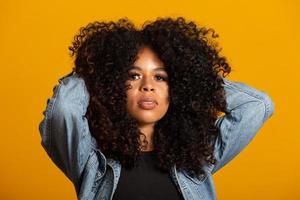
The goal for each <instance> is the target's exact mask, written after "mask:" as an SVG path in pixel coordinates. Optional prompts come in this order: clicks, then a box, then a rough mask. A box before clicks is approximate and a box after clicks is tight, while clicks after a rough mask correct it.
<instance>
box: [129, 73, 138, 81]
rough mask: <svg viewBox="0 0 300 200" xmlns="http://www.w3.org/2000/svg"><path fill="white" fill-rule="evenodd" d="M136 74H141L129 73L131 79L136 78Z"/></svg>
mask: <svg viewBox="0 0 300 200" xmlns="http://www.w3.org/2000/svg"><path fill="white" fill-rule="evenodd" d="M135 76H139V74H137V73H131V74H129V78H130V79H134V80H135V78H134V77H135Z"/></svg>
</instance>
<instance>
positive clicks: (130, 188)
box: [113, 151, 183, 200]
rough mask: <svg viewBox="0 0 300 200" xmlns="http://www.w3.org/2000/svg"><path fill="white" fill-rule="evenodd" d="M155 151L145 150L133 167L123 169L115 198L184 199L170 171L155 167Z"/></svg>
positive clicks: (136, 199)
mask: <svg viewBox="0 0 300 200" xmlns="http://www.w3.org/2000/svg"><path fill="white" fill-rule="evenodd" d="M156 162H157V161H156V154H155V151H143V152H142V155H141V156H140V158H139V159H138V161H137V163H136V165H135V167H134V168H133V169H126V168H124V167H123V168H122V169H121V175H120V179H119V182H118V185H117V189H116V191H115V193H114V195H113V200H128V199H134V200H152V199H153V200H168V199H172V200H182V199H183V198H182V197H181V194H180V193H179V191H178V190H177V187H176V186H175V184H174V183H173V182H172V179H171V177H170V174H169V173H168V172H162V171H160V170H159V169H157V168H156V167H155V163H156Z"/></svg>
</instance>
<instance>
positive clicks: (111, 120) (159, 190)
mask: <svg viewBox="0 0 300 200" xmlns="http://www.w3.org/2000/svg"><path fill="white" fill-rule="evenodd" d="M215 37H217V35H215V33H214V30H212V29H206V28H204V27H201V28H199V27H197V25H196V24H195V23H194V22H187V21H186V20H185V19H184V18H182V17H178V18H176V19H172V18H158V19H157V20H156V21H154V22H146V23H145V24H144V25H143V26H142V29H141V30H137V29H136V28H135V26H134V24H133V23H131V22H130V21H129V20H128V19H126V18H123V19H120V20H119V21H117V22H107V23H105V22H94V23H90V24H88V25H87V26H86V27H82V28H81V30H80V33H79V34H78V35H77V36H76V37H75V38H74V42H73V44H72V46H71V47H70V50H71V52H72V56H74V55H76V57H75V67H74V68H73V71H72V72H71V73H70V74H67V75H66V76H64V77H62V78H60V79H59V84H58V85H55V87H54V93H53V96H52V97H51V98H50V99H48V102H47V107H46V110H45V112H44V115H45V117H44V119H43V120H42V121H41V123H40V125H39V130H40V133H41V137H42V142H41V144H42V145H43V147H44V149H45V150H46V152H47V153H48V155H49V157H50V158H51V159H52V160H53V162H54V163H55V164H56V165H57V166H58V167H59V168H60V169H61V170H62V171H63V172H64V174H65V175H66V176H67V177H68V178H69V179H70V180H71V181H72V182H73V184H74V186H75V189H76V193H77V197H78V199H91V200H92V199H114V200H120V199H189V200H190V199H216V194H215V189H214V184H213V179H212V175H213V174H214V173H215V172H216V171H218V170H219V169H220V168H222V167H223V166H224V165H226V164H227V163H228V162H229V161H230V160H232V159H233V158H234V157H235V156H236V155H237V154H238V153H239V152H241V150H242V149H243V148H244V147H245V146H246V145H247V144H248V143H249V142H250V141H251V140H252V138H253V137H254V136H255V134H256V133H257V132H258V130H259V129H260V127H261V126H262V125H263V123H264V122H265V121H266V120H267V119H268V118H269V117H270V116H271V115H272V114H273V112H274V103H273V102H272V100H271V98H270V97H269V96H268V95H267V94H266V93H264V92H262V91H259V90H257V89H254V88H252V87H250V86H248V85H246V84H243V83H241V82H234V81H230V80H228V79H225V76H227V75H228V74H229V73H230V72H231V67H230V66H229V65H228V63H227V61H226V59H225V57H222V56H220V55H219V52H220V49H219V48H218V45H217V43H216V42H214V41H213V38H215ZM121 169H122V170H121Z"/></svg>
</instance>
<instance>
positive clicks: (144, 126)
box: [126, 47, 169, 151]
mask: <svg viewBox="0 0 300 200" xmlns="http://www.w3.org/2000/svg"><path fill="white" fill-rule="evenodd" d="M133 66H135V67H139V69H138V68H136V69H130V70H129V71H128V73H129V75H130V79H129V80H128V81H127V82H126V85H131V87H130V89H128V90H127V111H128V113H129V114H130V115H131V116H132V117H134V118H135V119H137V120H138V126H139V129H140V131H141V132H142V133H144V134H145V136H146V140H147V141H148V145H147V148H146V149H145V151H151V150H153V133H154V125H155V123H156V122H157V121H159V120H160V119H161V118H162V117H163V116H164V115H165V114H166V112H167V110H168V108H169V86H168V81H167V80H168V79H167V78H168V74H167V72H166V71H165V67H164V64H163V63H162V61H161V60H160V59H159V58H158V57H157V55H156V54H155V53H154V52H153V51H152V50H151V49H150V48H148V47H145V48H143V49H141V50H140V51H139V53H138V58H137V60H136V61H135V62H134V64H133ZM156 68H161V69H160V70H155V69H156ZM141 97H151V98H153V99H155V100H156V102H157V105H156V107H155V108H154V109H151V110H145V109H142V108H140V107H139V105H138V101H139V100H140V98H141Z"/></svg>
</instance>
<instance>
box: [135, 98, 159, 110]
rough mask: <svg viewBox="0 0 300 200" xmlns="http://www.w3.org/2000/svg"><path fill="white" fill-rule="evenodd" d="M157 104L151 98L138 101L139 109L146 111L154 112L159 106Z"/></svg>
mask: <svg viewBox="0 0 300 200" xmlns="http://www.w3.org/2000/svg"><path fill="white" fill-rule="evenodd" d="M157 104H158V103H157V101H156V100H155V99H153V98H151V97H142V98H141V99H140V100H139V101H138V105H139V107H140V108H142V109H144V110H152V109H154V108H155V107H156V106H157Z"/></svg>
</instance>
